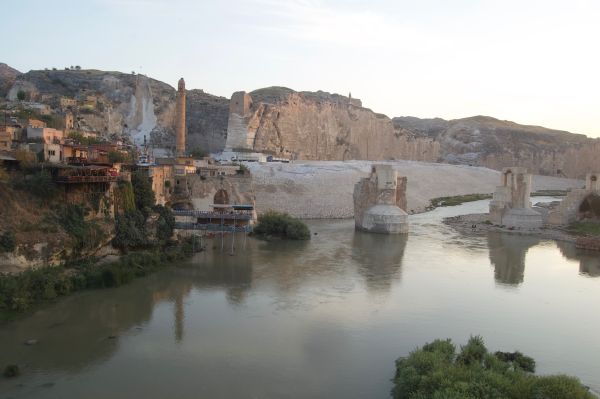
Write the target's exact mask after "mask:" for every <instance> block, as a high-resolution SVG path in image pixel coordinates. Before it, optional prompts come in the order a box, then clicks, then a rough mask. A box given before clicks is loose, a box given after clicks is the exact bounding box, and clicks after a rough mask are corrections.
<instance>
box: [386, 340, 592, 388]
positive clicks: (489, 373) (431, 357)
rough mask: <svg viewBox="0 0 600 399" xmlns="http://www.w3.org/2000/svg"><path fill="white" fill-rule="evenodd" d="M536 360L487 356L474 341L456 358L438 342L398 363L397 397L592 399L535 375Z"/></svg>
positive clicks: (564, 382)
mask: <svg viewBox="0 0 600 399" xmlns="http://www.w3.org/2000/svg"><path fill="white" fill-rule="evenodd" d="M534 369H535V362H534V361H533V359H531V358H529V357H527V356H524V355H523V354H521V353H519V352H514V353H505V352H496V353H495V354H493V355H492V354H491V353H489V352H488V351H487V349H486V347H485V345H484V343H483V339H482V338H481V337H471V338H470V339H469V342H468V343H467V344H466V345H464V346H462V347H461V350H460V353H458V354H457V353H456V351H455V346H454V345H453V344H452V342H451V341H450V340H436V341H434V342H432V343H429V344H426V345H424V346H423V347H422V348H421V349H417V350H415V351H413V352H412V353H411V354H410V355H409V356H408V357H406V358H400V359H398V360H397V361H396V375H395V377H394V380H393V381H394V388H393V390H392V395H393V397H394V398H398V399H400V398H403V399H404V398H406V399H426V398H434V399H488V398H491V399H513V398H514V399H527V398H531V399H538V398H540V399H542V398H543V399H563V398H577V399H592V398H594V396H592V394H591V393H589V392H588V390H587V389H586V388H585V387H584V386H582V385H581V383H580V382H579V381H578V380H577V379H575V378H572V377H567V376H562V375H559V376H536V375H534V374H532V372H533V371H534Z"/></svg>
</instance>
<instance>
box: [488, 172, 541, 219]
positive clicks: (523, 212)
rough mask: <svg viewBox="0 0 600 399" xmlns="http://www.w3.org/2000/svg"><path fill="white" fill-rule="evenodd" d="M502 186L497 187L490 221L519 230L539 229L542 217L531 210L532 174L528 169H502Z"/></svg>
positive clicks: (491, 205)
mask: <svg viewBox="0 0 600 399" xmlns="http://www.w3.org/2000/svg"><path fill="white" fill-rule="evenodd" d="M501 179H502V180H501V181H502V185H501V186H498V187H496V191H495V192H494V196H493V198H492V201H491V202H490V221H491V222H492V223H494V224H498V225H504V226H507V227H518V228H539V227H541V226H542V224H543V221H542V215H541V214H540V213H538V212H536V211H534V210H533V209H531V201H530V194H531V174H529V173H527V169H525V168H519V167H513V168H504V169H502V178H501Z"/></svg>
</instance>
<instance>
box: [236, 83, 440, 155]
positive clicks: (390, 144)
mask: <svg viewBox="0 0 600 399" xmlns="http://www.w3.org/2000/svg"><path fill="white" fill-rule="evenodd" d="M226 147H228V148H230V149H243V150H253V151H260V152H268V153H272V154H275V155H277V156H283V157H289V158H292V159H312V160H346V159H372V160H382V159H410V160H419V161H436V160H437V159H438V156H439V145H438V143H437V142H435V141H434V140H432V139H430V138H428V137H419V136H416V135H414V134H412V132H410V131H409V130H406V129H401V128H398V129H396V128H394V126H393V124H392V121H391V119H389V118H388V117H387V116H385V115H382V114H377V113H375V112H373V111H371V110H370V109H368V108H364V107H362V104H361V102H360V100H357V99H352V98H349V97H345V96H341V95H338V94H330V93H325V92H321V91H319V92H316V93H314V92H295V91H293V90H291V89H287V88H283V87H270V88H265V89H260V90H256V91H253V92H251V93H249V94H247V93H244V92H238V93H234V95H233V97H232V100H231V103H230V110H229V125H228V128H227V143H226Z"/></svg>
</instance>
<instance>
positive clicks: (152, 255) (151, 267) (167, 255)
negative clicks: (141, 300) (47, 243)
mask: <svg viewBox="0 0 600 399" xmlns="http://www.w3.org/2000/svg"><path fill="white" fill-rule="evenodd" d="M191 240H192V239H187V240H184V241H183V242H182V243H181V244H179V245H175V246H170V247H165V248H160V249H158V248H156V249H155V250H153V251H138V252H132V253H128V254H125V255H122V256H120V257H119V258H118V259H117V260H113V261H106V260H103V259H91V258H89V259H83V260H79V261H76V262H71V263H66V264H63V265H59V266H45V267H40V268H35V269H33V268H31V269H27V270H25V271H22V272H20V273H14V274H0V323H1V322H3V321H7V320H11V319H13V318H15V317H18V316H21V315H24V314H27V313H28V312H30V311H31V310H33V309H35V308H37V307H38V306H40V305H42V304H44V303H48V302H52V301H55V300H57V299H59V298H61V297H64V296H67V295H70V294H72V293H74V292H78V291H82V290H85V289H98V288H112V287H118V286H121V285H124V284H128V283H130V282H131V281H133V280H134V279H135V278H138V277H143V276H146V275H148V274H150V273H153V272H155V271H157V270H159V269H163V268H166V267H169V266H171V265H173V264H174V263H175V262H177V261H182V260H184V259H186V258H189V257H190V256H191V255H193V244H192V242H191Z"/></svg>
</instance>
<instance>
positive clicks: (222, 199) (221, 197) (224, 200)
mask: <svg viewBox="0 0 600 399" xmlns="http://www.w3.org/2000/svg"><path fill="white" fill-rule="evenodd" d="M213 204H217V205H225V204H229V194H228V193H227V191H226V190H224V189H220V190H219V191H217V192H216V194H215V196H214V198H213Z"/></svg>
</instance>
